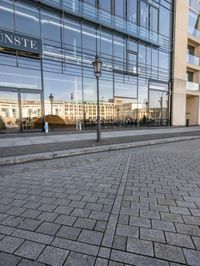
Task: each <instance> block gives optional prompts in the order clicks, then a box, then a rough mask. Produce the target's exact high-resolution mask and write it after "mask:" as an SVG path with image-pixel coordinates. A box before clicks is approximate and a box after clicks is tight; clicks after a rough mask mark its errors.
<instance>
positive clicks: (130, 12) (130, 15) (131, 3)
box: [127, 0, 137, 23]
mask: <svg viewBox="0 0 200 266" xmlns="http://www.w3.org/2000/svg"><path fill="white" fill-rule="evenodd" d="M127 20H128V21H130V22H133V23H136V22H137V0H127Z"/></svg>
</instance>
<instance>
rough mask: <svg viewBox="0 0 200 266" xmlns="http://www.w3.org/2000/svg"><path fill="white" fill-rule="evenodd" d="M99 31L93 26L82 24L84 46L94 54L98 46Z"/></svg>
mask: <svg viewBox="0 0 200 266" xmlns="http://www.w3.org/2000/svg"><path fill="white" fill-rule="evenodd" d="M96 42H97V32H96V29H94V28H92V27H88V26H85V25H83V26H82V47H83V49H85V51H87V52H89V53H90V54H91V52H92V54H94V51H96V46H97V43H96Z"/></svg>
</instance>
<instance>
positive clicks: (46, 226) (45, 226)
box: [36, 222, 61, 235]
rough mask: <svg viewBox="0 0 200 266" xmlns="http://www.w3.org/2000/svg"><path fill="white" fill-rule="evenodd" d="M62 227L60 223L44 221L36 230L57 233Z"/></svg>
mask: <svg viewBox="0 0 200 266" xmlns="http://www.w3.org/2000/svg"><path fill="white" fill-rule="evenodd" d="M60 227H61V225H59V224H54V223H49V222H43V223H42V224H41V225H40V226H39V227H38V228H37V230H36V232H38V233H42V234H47V235H55V234H56V232H57V231H58V229H59V228H60Z"/></svg>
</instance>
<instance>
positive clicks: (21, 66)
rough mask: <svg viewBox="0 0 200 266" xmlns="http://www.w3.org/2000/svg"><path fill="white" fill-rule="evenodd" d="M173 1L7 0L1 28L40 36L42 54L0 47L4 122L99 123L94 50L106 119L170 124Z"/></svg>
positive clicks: (1, 5) (10, 125)
mask: <svg viewBox="0 0 200 266" xmlns="http://www.w3.org/2000/svg"><path fill="white" fill-rule="evenodd" d="M172 2H173V1H172V0H151V1H147V0H134V1H133V0H115V1H113V0H80V1H78V0H60V1H59V0H51V1H49V0H44V1H40V3H35V2H34V1H29V2H27V1H22V0H21V1H20V0H19V1H18V0H15V1H13V0H1V1H0V29H5V30H11V31H13V32H17V33H21V34H25V35H27V36H33V37H36V38H40V39H41V40H42V54H41V55H36V54H31V53H25V52H23V51H17V50H11V49H6V48H2V47H0V130H5V129H9V130H16V128H19V129H21V130H22V131H25V130H28V129H29V130H35V129H36V130H37V129H39V128H40V126H41V123H42V122H43V121H44V120H43V118H45V120H46V121H49V123H50V124H52V125H51V126H52V127H54V128H56V127H58V128H66V129H67V128H75V127H77V125H78V123H82V125H83V126H84V127H85V128H87V127H92V126H95V125H96V117H97V106H96V78H95V76H94V73H93V68H92V64H91V63H92V61H93V60H94V57H95V55H96V54H98V55H99V56H100V57H101V59H102V61H103V68H102V75H101V78H100V116H101V124H102V127H106V128H109V127H111V128H113V127H119V126H139V125H141V126H145V125H152V126H153V125H166V124H167V123H168V121H169V104H168V102H169V100H168V84H169V82H170V80H171V76H170V74H171V71H170V62H171V44H172V32H171V28H172V26H171V20H172V16H173V14H172V12H173V7H172V4H173V3H172ZM10 94H11V95H12V97H11V96H9V95H10ZM50 94H52V95H53V100H52V101H50V99H49V95H50ZM8 99H10V100H9V101H8ZM48 119H49V120H48Z"/></svg>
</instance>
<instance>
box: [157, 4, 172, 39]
mask: <svg viewBox="0 0 200 266" xmlns="http://www.w3.org/2000/svg"><path fill="white" fill-rule="evenodd" d="M159 18H160V21H159V32H160V34H163V35H165V36H167V37H170V28H171V13H170V11H169V10H167V9H165V8H163V7H160V16H159Z"/></svg>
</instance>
